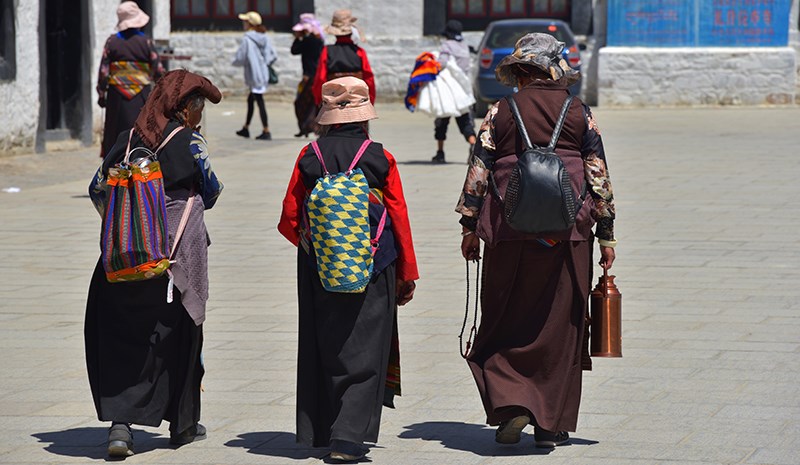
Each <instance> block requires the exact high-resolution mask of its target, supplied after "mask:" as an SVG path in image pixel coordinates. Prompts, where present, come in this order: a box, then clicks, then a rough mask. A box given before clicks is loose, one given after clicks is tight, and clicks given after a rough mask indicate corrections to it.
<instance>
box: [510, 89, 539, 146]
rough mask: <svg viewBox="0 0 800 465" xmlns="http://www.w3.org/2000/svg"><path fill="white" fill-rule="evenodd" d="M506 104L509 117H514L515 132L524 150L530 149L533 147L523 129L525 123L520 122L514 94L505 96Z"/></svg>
mask: <svg viewBox="0 0 800 465" xmlns="http://www.w3.org/2000/svg"><path fill="white" fill-rule="evenodd" d="M506 102H508V108H509V109H510V110H511V116H513V117H514V123H516V124H517V130H518V131H519V135H520V137H522V143H523V145H525V150H528V149H532V148H533V147H534V146H533V144H532V143H531V138H530V136H528V130H527V129H525V123H523V122H522V116H521V115H520V114H519V107H518V106H517V102H515V101H514V94H511V95H508V96H506Z"/></svg>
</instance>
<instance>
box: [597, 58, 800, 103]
mask: <svg viewBox="0 0 800 465" xmlns="http://www.w3.org/2000/svg"><path fill="white" fill-rule="evenodd" d="M796 69H797V65H796V58H795V50H794V49H793V48H792V47H753V48H723V47H719V48H661V49H652V48H645V47H605V48H603V49H601V50H600V59H599V70H598V76H599V79H598V95H599V104H600V105H601V106H623V107H630V106H674V105H785V104H793V103H794V101H795V95H796V93H797V74H796Z"/></svg>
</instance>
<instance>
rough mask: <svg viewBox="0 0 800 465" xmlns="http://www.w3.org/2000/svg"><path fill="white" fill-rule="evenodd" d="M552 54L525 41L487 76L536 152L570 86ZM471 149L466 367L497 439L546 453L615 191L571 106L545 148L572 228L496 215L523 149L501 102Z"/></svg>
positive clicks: (464, 206) (608, 233)
mask: <svg viewBox="0 0 800 465" xmlns="http://www.w3.org/2000/svg"><path fill="white" fill-rule="evenodd" d="M563 48H564V44H563V43H562V42H559V41H557V40H556V39H555V38H554V37H553V36H551V35H549V34H540V33H533V34H527V35H525V36H523V37H522V38H520V39H519V40H518V41H517V43H516V46H515V48H514V52H513V53H511V54H510V55H508V56H507V57H505V58H504V59H503V60H502V61H501V62H500V63H499V64H498V65H497V69H496V73H495V74H496V78H497V80H498V82H500V83H502V84H504V85H506V86H509V87H511V86H516V87H518V88H519V92H518V93H516V94H513V96H512V97H513V99H514V102H516V104H517V106H518V107H519V111H520V114H521V119H522V121H523V123H524V125H525V127H526V129H527V132H528V135H529V136H530V138H531V141H532V143H533V144H535V145H538V146H542V147H545V146H547V145H548V144H549V142H550V137H551V134H552V133H553V130H554V127H555V124H556V121H557V120H558V119H559V114H560V113H561V109H562V107H563V106H564V104H565V102H566V100H567V97H568V96H569V90H568V87H569V85H570V84H573V83H574V82H576V81H577V79H579V77H580V74H579V73H578V72H577V71H575V70H573V69H572V68H570V67H569V65H568V64H567V63H566V62H565V61H564V59H563V57H562V50H563ZM478 140H479V143H478V144H476V146H475V149H474V151H473V153H472V156H471V157H470V160H469V168H468V173H467V178H466V180H465V182H464V188H463V190H462V193H461V197H460V199H459V202H458V205H457V207H456V211H457V212H458V213H459V214H460V215H461V220H460V223H461V225H462V231H463V232H462V236H463V237H462V240H461V251H462V254H463V256H464V258H465V259H466V260H476V259H478V258H480V241H481V240H482V241H483V242H484V244H485V246H484V249H483V285H482V287H481V309H482V310H481V323H480V329H479V330H478V333H477V335H476V337H475V342H474V344H473V346H472V350H471V352H470V353H469V355H468V357H467V362H468V364H469V367H470V369H471V370H472V374H473V376H474V378H475V382H476V384H477V386H478V391H479V392H480V395H481V399H482V400H483V407H484V410H485V412H486V417H487V423H489V424H490V425H495V426H498V429H497V431H496V435H495V440H496V441H497V442H499V443H503V444H511V443H517V442H519V441H520V433H521V432H522V430H523V429H524V428H525V427H526V426H527V425H529V424H530V425H533V427H534V440H535V444H536V446H537V447H555V446H558V445H561V444H564V443H566V442H568V441H569V432H571V431H575V429H576V427H577V423H578V407H579V405H580V399H581V379H582V373H581V369H582V367H584V366H585V367H586V368H589V367H590V366H591V365H590V362H591V361H590V360H589V359H588V351H586V352H584V350H583V342H584V330H585V316H586V313H587V309H588V296H589V292H590V290H591V289H590V285H591V279H592V278H591V275H592V264H591V261H592V248H593V244H594V241H595V238H596V239H597V242H598V244H599V246H600V266H601V267H603V268H605V269H610V268H611V265H612V264H613V263H614V259H615V253H614V246H615V245H616V240H615V239H614V218H615V216H616V214H615V207H614V194H613V189H612V187H611V181H610V178H609V174H608V167H607V165H606V155H605V151H604V149H603V141H602V139H601V137H600V130H599V129H598V127H597V123H596V121H595V119H594V116H593V115H592V111H591V109H590V108H589V107H588V106H587V105H585V104H584V103H583V102H581V101H580V99H578V98H575V99H574V100H573V101H571V102H570V104H569V106H568V109H567V111H566V118H565V123H564V126H563V130H562V132H561V135H560V137H559V138H558V142H557V144H556V146H555V152H556V154H557V155H558V157H559V158H560V159H561V161H562V162H563V164H564V166H565V168H566V170H567V172H568V174H569V177H570V181H571V184H572V188H573V190H574V191H575V193H576V198H578V204H579V208H578V211H577V213H576V220H575V224H574V226H573V227H571V228H570V229H568V230H566V231H562V232H558V233H543V234H538V235H526V234H523V233H520V232H517V231H515V230H514V229H512V228H511V226H509V225H508V223H507V222H506V220H505V216H504V213H503V209H504V203H503V199H502V198H501V197H503V196H504V194H502V193H504V192H506V186H507V185H508V180H509V178H510V174H511V171H512V169H513V167H514V166H515V165H516V162H517V156H516V154H517V153H518V151H519V148H520V147H521V144H522V143H521V142H520V140H521V136H520V135H519V133H518V130H517V126H516V124H515V122H514V119H513V116H512V114H511V110H510V109H509V104H508V102H507V101H506V100H505V99H503V100H500V101H499V102H497V103H496V104H495V105H494V106H492V107H491V108H490V109H489V112H488V113H487V114H486V118H485V119H484V121H483V124H482V125H481V127H480V130H479V132H478ZM495 181H496V183H495ZM492 186H493V187H492ZM587 191H588V192H587ZM595 224H596V228H595V231H594V233H592V229H591V228H592V227H593V226H594V225H595ZM583 355H586V357H587V358H585V359H583V357H582V356H583ZM584 362H585V363H584Z"/></svg>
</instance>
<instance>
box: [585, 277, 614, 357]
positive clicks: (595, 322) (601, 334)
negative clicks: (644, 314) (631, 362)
mask: <svg viewBox="0 0 800 465" xmlns="http://www.w3.org/2000/svg"><path fill="white" fill-rule="evenodd" d="M615 277H616V276H613V275H612V276H609V275H608V270H606V269H605V268H603V276H601V277H600V278H599V279H598V282H597V286H595V288H594V290H593V291H592V294H591V297H590V300H591V307H592V335H591V348H592V356H593V357H622V294H620V292H619V289H617V285H616V284H614V278H615Z"/></svg>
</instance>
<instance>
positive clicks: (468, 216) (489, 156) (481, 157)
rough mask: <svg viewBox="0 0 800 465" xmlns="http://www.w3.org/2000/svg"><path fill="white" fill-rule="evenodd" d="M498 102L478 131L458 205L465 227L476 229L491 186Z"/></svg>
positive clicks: (457, 208)
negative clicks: (490, 175) (476, 141)
mask: <svg viewBox="0 0 800 465" xmlns="http://www.w3.org/2000/svg"><path fill="white" fill-rule="evenodd" d="M498 105H499V102H498V103H495V104H494V105H493V106H492V107H490V108H489V111H488V112H486V117H485V118H484V119H483V123H481V128H480V130H479V131H478V141H479V143H478V144H475V148H474V149H473V150H472V155H471V156H470V157H469V162H468V165H469V167H468V168H467V178H466V180H465V181H464V188H463V189H462V191H461V197H460V198H459V199H458V205H456V212H457V213H460V214H461V220H460V221H459V222H460V223H461V224H462V225H463V226H464V227H465V228H467V229H469V230H471V231H474V230H475V229H476V228H477V226H478V215H480V211H481V207H482V206H483V199H484V198H485V197H486V191H487V189H488V186H489V173H490V172H491V170H492V166H493V165H494V159H495V149H496V147H495V145H494V120H495V117H496V116H497V109H498Z"/></svg>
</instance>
